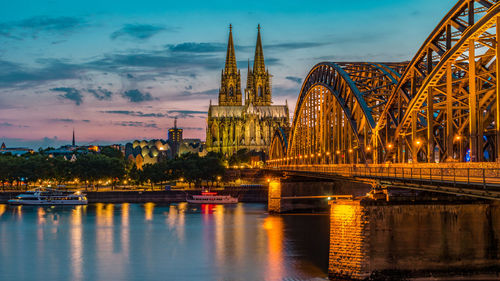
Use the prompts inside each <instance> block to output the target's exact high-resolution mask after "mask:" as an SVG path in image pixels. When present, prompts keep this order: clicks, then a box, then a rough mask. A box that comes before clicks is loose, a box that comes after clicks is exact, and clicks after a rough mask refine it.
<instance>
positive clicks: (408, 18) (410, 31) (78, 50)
mask: <svg viewBox="0 0 500 281" xmlns="http://www.w3.org/2000/svg"><path fill="white" fill-rule="evenodd" d="M455 2H456V1H451V0H445V1H432V0H407V1H395V0H382V1H369V0H362V1H358V2H356V3H351V2H348V1H337V0H334V1H330V2H328V3H325V2H324V1H316V0H311V1H291V0H289V1H272V3H269V2H268V1H241V2H237V3H234V2H233V1H217V2H213V1H190V2H189V4H188V3H187V2H182V1H180V2H179V1H142V2H137V1H128V0H124V1H120V2H118V1H94V0H90V1H85V2H77V1H59V0H54V1H31V2H30V4H29V5H27V4H26V3H24V2H20V1H17V2H16V1H8V2H6V3H2V9H1V10H0V18H1V20H0V143H1V142H5V143H6V145H7V146H8V147H14V146H28V147H31V148H38V147H47V146H59V145H61V144H70V143H71V138H72V130H73V128H74V129H75V134H76V141H77V143H78V144H81V145H85V144H90V143H92V144H109V143H124V142H127V141H129V140H133V139H152V138H163V139H165V138H166V137H167V129H168V128H169V127H172V126H173V122H174V117H178V125H179V127H182V128H183V129H184V136H185V137H186V138H201V139H204V138H205V126H206V111H207V108H208V105H209V100H210V99H211V100H212V102H213V103H214V104H215V103H217V96H218V89H219V83H220V73H221V70H222V68H223V67H224V57H225V51H226V44H227V37H228V32H229V30H228V29H229V24H232V25H233V36H234V43H235V44H236V46H237V47H236V58H237V60H238V67H239V69H241V77H242V81H241V83H242V85H241V86H242V89H244V87H245V85H246V74H247V73H246V72H247V61H248V60H250V63H251V64H252V60H253V54H254V48H255V41H256V36H257V24H260V25H261V27H262V41H263V47H264V56H265V59H266V61H265V62H266V67H267V68H268V69H269V71H270V73H271V74H272V75H273V76H274V77H273V82H272V84H273V101H274V103H275V104H284V103H285V100H288V104H289V106H290V114H293V109H294V105H295V101H296V99H297V96H298V92H299V90H300V87H301V83H302V79H303V78H304V77H305V76H306V75H307V73H308V71H309V70H310V68H311V67H312V66H314V65H315V64H316V63H318V62H320V61H405V60H410V59H411V58H412V57H413V55H414V53H415V52H416V51H417V49H418V48H419V47H420V45H421V44H422V43H423V41H424V40H425V39H426V37H427V36H428V35H429V34H430V33H431V32H432V30H433V29H434V27H435V26H436V25H437V23H438V22H439V21H440V20H441V19H442V18H443V17H444V15H445V14H446V13H447V12H448V11H449V9H450V8H451V7H452V6H453V5H454V4H455ZM139 4H140V5H139ZM291 117H292V116H291Z"/></svg>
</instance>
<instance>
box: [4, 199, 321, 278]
mask: <svg viewBox="0 0 500 281" xmlns="http://www.w3.org/2000/svg"><path fill="white" fill-rule="evenodd" d="M328 247H329V216H328V215H327V214H324V215H314V214H308V215H297V214H296V215H282V216H273V215H269V214H267V212H266V205H265V204H249V203H239V204H236V205H232V206H223V205H189V204H187V203H178V204H161V205H159V204H154V203H146V204H127V203H125V204H90V205H88V206H74V207H70V206H67V207H30V206H8V205H1V204H0V280H2V281H10V280H73V281H80V280H326V279H327V275H328Z"/></svg>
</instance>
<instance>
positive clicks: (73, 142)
mask: <svg viewBox="0 0 500 281" xmlns="http://www.w3.org/2000/svg"><path fill="white" fill-rule="evenodd" d="M71 145H72V146H75V128H73V141H72V142H71Z"/></svg>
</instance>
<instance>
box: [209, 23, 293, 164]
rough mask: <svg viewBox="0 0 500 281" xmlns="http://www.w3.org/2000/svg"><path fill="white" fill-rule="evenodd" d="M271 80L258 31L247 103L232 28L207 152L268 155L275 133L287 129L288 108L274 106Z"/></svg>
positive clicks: (211, 112) (213, 107)
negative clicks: (283, 128)
mask: <svg viewBox="0 0 500 281" xmlns="http://www.w3.org/2000/svg"><path fill="white" fill-rule="evenodd" d="M271 77H272V75H270V74H269V70H266V67H265V63H264V51H263V49H262V41H261V38H260V25H259V26H258V27H257V44H256V46H255V57H254V61H253V69H250V62H249V63H248V72H247V81H246V82H247V85H246V88H245V91H244V93H245V95H244V103H243V100H242V98H243V97H242V91H241V74H240V71H239V70H238V67H237V65H236V55H235V50H234V43H233V33H232V27H231V25H230V26H229V40H228V43H227V54H226V64H225V67H224V69H223V70H222V75H221V85H220V89H219V104H218V105H212V102H211V101H210V107H209V109H208V119H207V123H208V124H207V140H206V146H207V150H208V151H213V152H221V153H222V154H224V155H226V156H231V155H232V154H233V153H235V152H237V151H238V150H240V149H248V150H249V151H259V152H264V153H266V154H267V153H268V149H269V146H270V144H271V139H272V137H273V134H274V131H275V130H276V129H277V128H279V127H285V126H288V123H289V112H288V105H272V101H271V96H272V88H271Z"/></svg>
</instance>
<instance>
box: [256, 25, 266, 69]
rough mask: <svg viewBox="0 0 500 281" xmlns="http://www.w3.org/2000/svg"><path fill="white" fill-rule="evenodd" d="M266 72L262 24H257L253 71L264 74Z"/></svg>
mask: <svg viewBox="0 0 500 281" xmlns="http://www.w3.org/2000/svg"><path fill="white" fill-rule="evenodd" d="M265 72H266V66H265V64H264V51H263V50H262V40H261V39H260V24H259V25H257V44H256V45H255V57H254V62H253V73H254V74H262V73H265Z"/></svg>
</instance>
